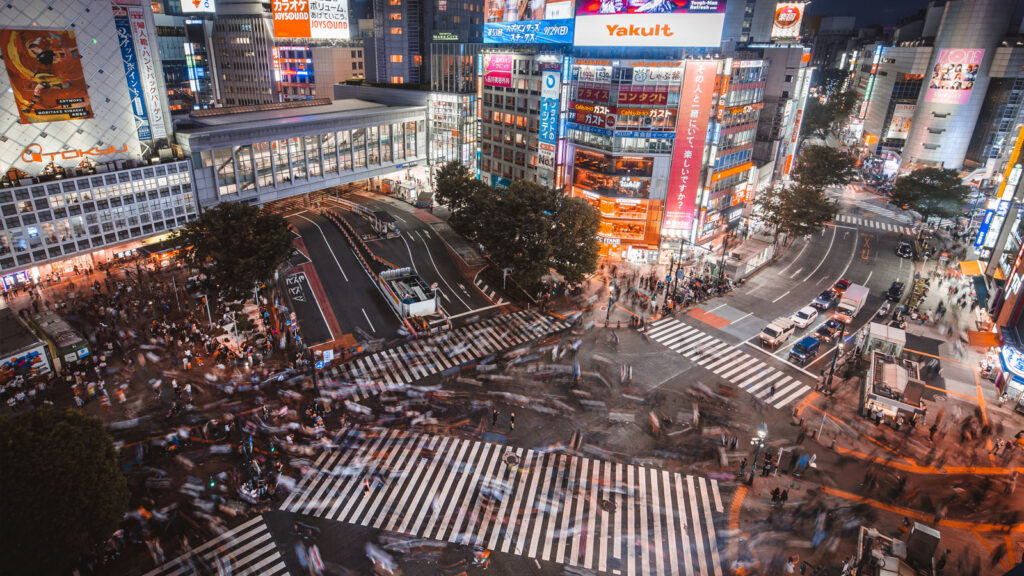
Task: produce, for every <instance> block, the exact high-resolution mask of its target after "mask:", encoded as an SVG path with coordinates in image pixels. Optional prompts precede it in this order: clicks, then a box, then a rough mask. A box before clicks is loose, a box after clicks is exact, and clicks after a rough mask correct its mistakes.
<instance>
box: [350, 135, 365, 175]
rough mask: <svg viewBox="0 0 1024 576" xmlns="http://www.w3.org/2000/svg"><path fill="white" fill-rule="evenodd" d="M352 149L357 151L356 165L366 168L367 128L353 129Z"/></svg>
mask: <svg viewBox="0 0 1024 576" xmlns="http://www.w3.org/2000/svg"><path fill="white" fill-rule="evenodd" d="M352 147H353V148H352V149H353V150H354V151H355V154H354V156H355V167H356V168H366V129H365V128H356V129H355V130H353V131H352Z"/></svg>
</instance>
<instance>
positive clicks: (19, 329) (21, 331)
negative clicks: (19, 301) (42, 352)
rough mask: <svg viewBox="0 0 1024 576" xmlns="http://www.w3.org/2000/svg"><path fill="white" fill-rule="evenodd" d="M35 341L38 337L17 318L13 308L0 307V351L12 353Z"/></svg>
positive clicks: (31, 344) (36, 341) (37, 340)
mask: <svg viewBox="0 0 1024 576" xmlns="http://www.w3.org/2000/svg"><path fill="white" fill-rule="evenodd" d="M37 343H39V338H36V336H35V334H33V333H32V331H31V330H29V329H28V327H26V326H25V324H24V323H23V322H22V321H21V320H19V319H18V317H17V315H16V314H15V313H14V310H11V309H10V308H0V352H2V353H3V354H5V355H8V354H13V353H15V352H20V351H21V350H24V349H25V348H28V347H30V346H33V345H35V344H37Z"/></svg>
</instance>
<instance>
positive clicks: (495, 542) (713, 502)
mask: <svg viewBox="0 0 1024 576" xmlns="http://www.w3.org/2000/svg"><path fill="white" fill-rule="evenodd" d="M343 436H347V439H344V440H341V441H340V443H342V444H344V443H346V442H348V443H349V444H350V446H349V447H348V448H347V449H346V450H344V451H329V452H327V451H325V452H324V453H322V454H321V455H320V456H319V458H318V459H317V461H316V463H315V465H314V470H316V472H313V473H311V474H309V475H307V476H306V477H305V478H303V479H302V480H301V481H300V483H299V485H298V486H297V488H296V489H295V490H294V491H293V492H292V493H291V494H290V495H289V496H288V498H287V499H286V500H285V501H284V503H283V504H282V505H281V510H283V511H288V512H293V513H297V514H304V515H308V516H316V517H321V518H326V519H330V520H334V521H338V522H346V523H350V524H357V525H360V526H367V527H373V528H377V529H381V530H385V531H393V532H399V533H403V534H409V535H412V536H414V537H419V538H429V539H433V540H438V541H447V542H452V543H458V544H463V545H475V546H482V547H484V548H486V549H489V550H493V551H501V552H504V553H509V554H515V555H519V556H525V557H527V558H532V559H536V560H543V561H547V562H555V563H558V564H563V565H568V566H574V567H580V568H585V569H587V570H596V571H599V572H604V573H609V574H621V575H625V576H652V575H653V576H664V575H668V574H672V575H675V574H698V575H701V576H711V575H713V576H721V575H722V560H723V559H722V553H721V552H720V550H719V544H718V537H717V531H718V529H720V528H721V527H722V526H723V525H724V522H725V520H726V519H725V515H724V507H723V505H722V495H721V493H720V487H719V485H718V482H717V481H716V480H714V479H707V478H704V477H700V476H690V475H682V474H678V473H674V472H668V471H666V470H656V469H654V468H650V467H645V466H636V465H632V464H621V463H616V462H608V461H602V460H597V459H592V458H587V457H579V456H572V455H567V454H561V453H557V452H538V451H534V450H528V449H524V448H514V447H510V446H505V445H501V444H494V443H490V442H481V441H477V440H469V439H463V438H454V437H445V436H433V435H425V434H409V433H405V432H402V431H396V430H389V431H387V432H384V433H382V434H381V435H379V436H376V437H366V436H365V435H363V434H362V433H360V432H354V431H351V430H350V431H348V432H346V433H344V434H343ZM353 440H354V442H353Z"/></svg>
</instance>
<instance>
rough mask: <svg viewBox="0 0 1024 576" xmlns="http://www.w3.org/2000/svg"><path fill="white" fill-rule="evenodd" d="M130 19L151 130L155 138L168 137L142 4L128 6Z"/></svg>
mask: <svg viewBox="0 0 1024 576" xmlns="http://www.w3.org/2000/svg"><path fill="white" fill-rule="evenodd" d="M125 10H127V11H128V21H129V22H131V26H132V36H134V37H135V49H136V54H137V55H138V59H139V61H138V65H139V75H140V78H141V81H142V98H143V100H145V102H146V113H147V114H148V115H149V127H150V132H151V134H152V136H153V139H154V140H159V139H161V138H166V137H167V128H166V127H165V126H164V109H163V106H161V104H160V89H159V88H158V87H157V80H156V74H157V71H156V63H154V62H153V45H152V40H153V38H154V37H155V36H150V34H149V30H148V29H147V28H146V14H145V12H143V11H142V7H141V6H126V7H125Z"/></svg>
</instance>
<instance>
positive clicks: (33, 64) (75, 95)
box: [0, 29, 93, 124]
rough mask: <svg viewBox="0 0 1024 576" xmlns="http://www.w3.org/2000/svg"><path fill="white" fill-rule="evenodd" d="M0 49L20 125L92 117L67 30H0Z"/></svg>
mask: <svg viewBox="0 0 1024 576" xmlns="http://www.w3.org/2000/svg"><path fill="white" fill-rule="evenodd" d="M0 52H3V55H4V66H5V67H6V68H7V77H8V78H9V79H10V81H11V88H10V90H11V92H13V93H14V102H15V104H16V105H17V107H18V121H19V122H21V123H22V124H35V123H37V122H58V121H61V120H81V119H83V118H92V117H93V114H92V105H91V104H90V102H89V92H88V90H87V88H86V84H85V74H84V73H83V72H82V56H81V55H80V54H79V52H78V42H77V40H75V33H74V31H71V30H33V29H28V30H18V29H6V30H0Z"/></svg>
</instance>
